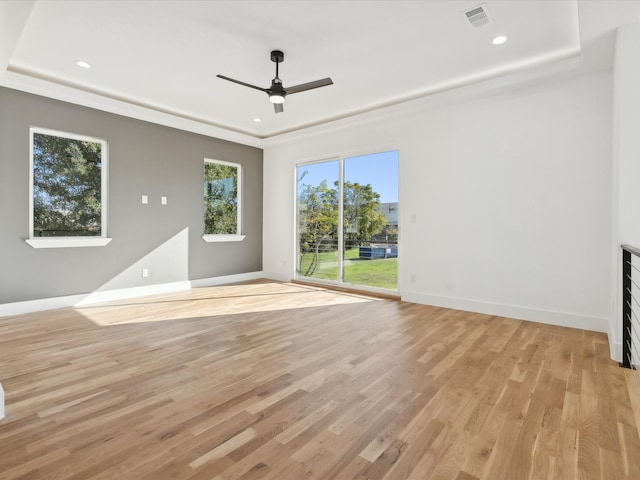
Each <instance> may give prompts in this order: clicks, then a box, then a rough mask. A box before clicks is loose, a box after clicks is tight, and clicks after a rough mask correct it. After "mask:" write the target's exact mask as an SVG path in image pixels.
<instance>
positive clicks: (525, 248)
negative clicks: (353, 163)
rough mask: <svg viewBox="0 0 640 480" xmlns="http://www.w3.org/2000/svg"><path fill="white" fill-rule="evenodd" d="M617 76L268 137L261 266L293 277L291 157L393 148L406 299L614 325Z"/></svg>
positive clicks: (410, 107)
mask: <svg viewBox="0 0 640 480" xmlns="http://www.w3.org/2000/svg"><path fill="white" fill-rule="evenodd" d="M611 82H612V80H611V73H610V72H606V71H601V72H595V73H583V74H573V75H566V74H565V75H557V76H555V77H548V78H547V79H546V80H537V81H533V82H529V83H526V84H521V85H520V86H515V87H514V86H511V87H504V88H502V89H499V90H495V89H494V90H492V91H487V92H486V93H485V94H482V95H475V94H474V95H472V96H469V95H467V96H466V98H464V99H463V100H456V98H461V97H463V96H464V95H458V96H457V97H456V96H455V95H449V96H448V97H447V96H442V97H441V98H438V97H433V98H431V99H427V100H425V99H422V100H416V101H414V102H412V103H409V104H405V105H404V106H402V107H396V108H390V109H387V110H386V111H383V112H376V113H371V114H365V115H363V116H360V117H357V118H356V119H353V120H351V121H349V120H342V121H338V122H336V123H334V124H332V125H330V126H328V127H321V128H314V129H309V130H307V131H305V132H303V133H301V134H290V135H284V136H282V137H281V138H276V139H272V140H270V141H267V143H266V146H265V152H264V169H265V170H264V171H265V175H264V178H265V186H264V187H265V188H264V195H265V196H264V250H263V251H264V252H265V256H264V259H263V270H264V272H265V274H266V275H267V276H270V277H272V278H276V279H281V280H288V279H290V278H292V276H293V258H294V253H293V251H294V223H293V219H294V203H293V199H294V193H293V182H294V175H293V172H294V166H295V164H296V163H297V162H304V161H309V160H318V159H322V158H328V157H332V156H336V155H352V154H360V153H369V152H376V151H380V150H384V149H388V148H398V149H399V150H400V190H401V192H400V217H399V218H400V235H401V238H400V255H401V256H400V279H399V283H400V293H401V295H402V298H403V300H408V301H415V302H420V303H427V304H435V305H442V306H448V307H453V308H462V309H467V310H472V311H479V312H485V313H492V314H499V315H506V316H512V317H516V318H523V319H530V320H536V321H540V322H547V323H558V324H564V325H569V326H576V327H582V328H587V329H592V330H598V331H606V330H607V326H608V318H609V316H610V312H611V303H610V301H611V288H610V281H611V273H610V264H611V258H610V251H611V235H610V231H611V208H612V207H611V142H612V137H611V117H612V113H611V112H612V95H611V89H612V85H611ZM443 99H444V100H443ZM414 215H415V218H416V222H415V223H411V221H410V220H411V218H412V216H414ZM412 274H413V275H415V278H416V281H415V283H409V281H408V279H409V278H410V275H412Z"/></svg>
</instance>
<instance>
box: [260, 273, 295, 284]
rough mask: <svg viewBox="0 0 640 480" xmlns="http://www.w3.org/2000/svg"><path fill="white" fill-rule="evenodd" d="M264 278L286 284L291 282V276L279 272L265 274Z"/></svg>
mask: <svg viewBox="0 0 640 480" xmlns="http://www.w3.org/2000/svg"><path fill="white" fill-rule="evenodd" d="M263 278H267V279H269V280H275V281H277V282H284V283H289V282H290V281H291V275H288V274H286V273H279V272H263Z"/></svg>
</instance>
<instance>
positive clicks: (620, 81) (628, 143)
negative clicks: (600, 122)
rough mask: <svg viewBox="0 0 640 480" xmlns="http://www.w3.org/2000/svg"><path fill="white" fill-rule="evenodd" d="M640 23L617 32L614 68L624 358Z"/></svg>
mask: <svg viewBox="0 0 640 480" xmlns="http://www.w3.org/2000/svg"><path fill="white" fill-rule="evenodd" d="M639 56H640V24H639V23H635V24H630V25H626V26H624V27H621V28H619V29H618V31H617V37H616V53H615V57H614V69H613V87H614V89H613V91H614V95H613V111H614V117H613V125H614V129H613V132H614V142H613V144H614V158H613V223H614V228H613V229H612V231H613V248H612V258H613V260H612V276H613V278H612V282H611V283H612V285H613V288H612V295H614V297H613V298H614V299H615V300H616V301H615V302H614V305H613V315H612V319H613V321H612V322H611V326H610V330H609V342H610V344H611V350H612V352H611V353H612V356H613V358H616V359H617V360H621V358H622V355H621V341H622V339H621V336H622V306H621V291H622V289H621V280H620V276H621V275H622V272H621V252H620V248H619V246H620V245H622V244H629V245H633V246H635V247H639V248H640V220H639V217H640V214H639V213H638V212H639V209H640V90H639V89H638V85H640V63H638V57H639Z"/></svg>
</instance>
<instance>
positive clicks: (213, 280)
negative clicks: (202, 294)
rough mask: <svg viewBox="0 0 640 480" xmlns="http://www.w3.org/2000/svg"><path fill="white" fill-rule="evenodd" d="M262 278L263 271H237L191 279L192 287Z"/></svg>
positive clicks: (213, 285)
mask: <svg viewBox="0 0 640 480" xmlns="http://www.w3.org/2000/svg"><path fill="white" fill-rule="evenodd" d="M262 278H264V273H263V272H249V273H236V274H234V275H225V276H223V277H210V278H200V279H197V280H191V288H201V287H215V286H216V285H224V284H227V283H238V282H249V281H251V280H260V279H262Z"/></svg>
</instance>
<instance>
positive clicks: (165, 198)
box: [160, 197, 167, 205]
mask: <svg viewBox="0 0 640 480" xmlns="http://www.w3.org/2000/svg"><path fill="white" fill-rule="evenodd" d="M160 203H161V204H162V205H166V204H167V197H160Z"/></svg>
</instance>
